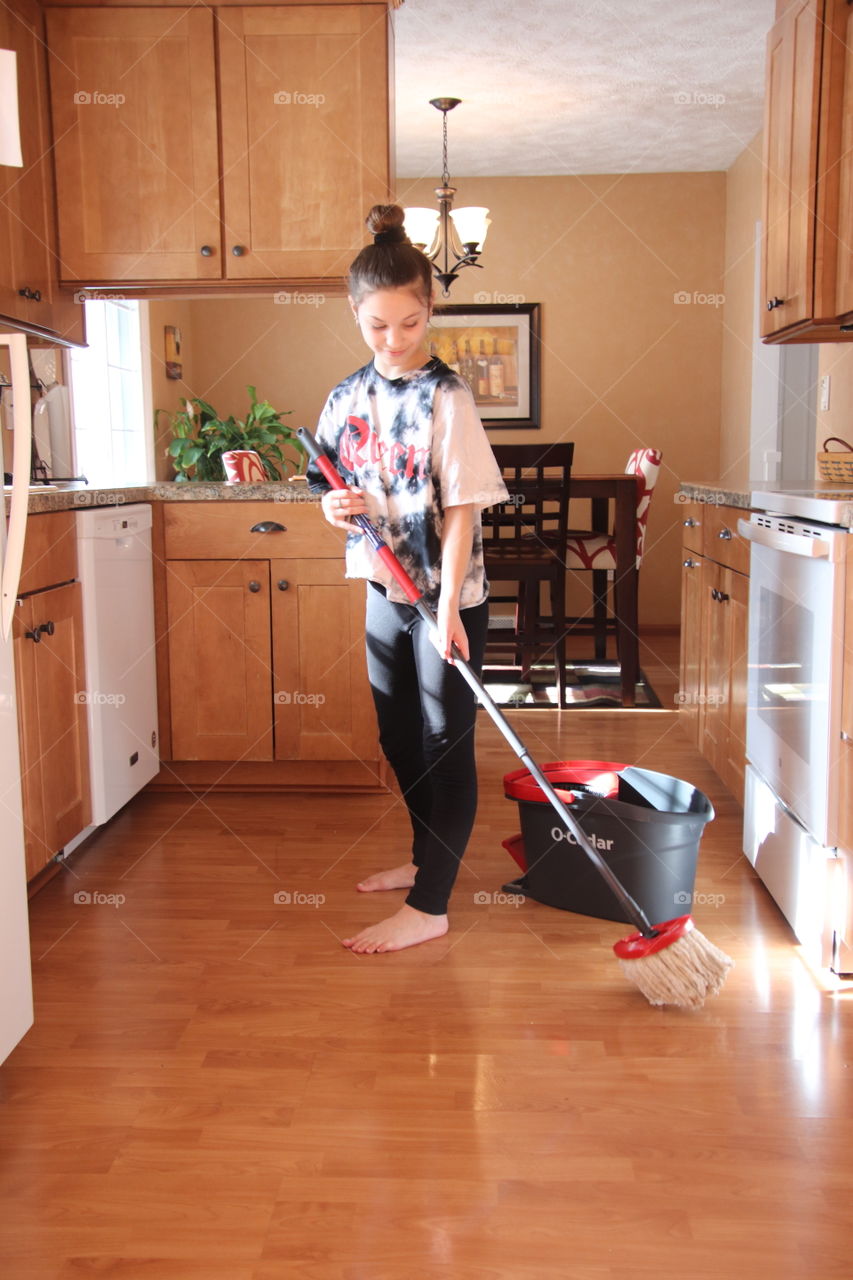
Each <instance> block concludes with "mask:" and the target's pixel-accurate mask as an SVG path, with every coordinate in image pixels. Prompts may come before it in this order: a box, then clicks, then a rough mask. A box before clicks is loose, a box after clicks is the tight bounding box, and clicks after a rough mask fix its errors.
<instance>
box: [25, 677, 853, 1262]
mask: <svg viewBox="0 0 853 1280" xmlns="http://www.w3.org/2000/svg"><path fill="white" fill-rule="evenodd" d="M653 663H656V664H657V665H656V667H655V670H656V672H657V678H655V674H654V672H653V671H652V670H651V667H652V664H653ZM643 664H644V666H645V667H646V669H647V671H648V672H649V674H650V676H651V678H652V680H653V683H655V684H656V687H657V689H658V692H659V694H660V695H661V701H662V702H663V703H664V706H665V707H666V706H667V705H668V706H670V707H671V706H672V705H673V702H672V697H671V693H672V690H674V688H675V683H674V678H673V665H674V663H673V655H672V653H671V652H670V653H669V655H666V654H664V656H663V657H658V658H655V657H654V655H648V654H644V656H643ZM667 672H669V675H667ZM668 680H669V681H671V682H672V688H671V690H670V696H669V699H667V697H665V696H664V694H665V692H666V685H667V681H668ZM511 719H512V721H513V724H514V725H515V727H516V729H517V730H518V731H519V732H520V733H521V736H522V738H523V739H524V740H525V741H526V742H527V743H528V745H529V747H530V748H531V750H532V752H533V754H534V756H535V758H536V759H537V760H539V761H540V762H544V761H547V760H554V759H564V758H571V757H573V756H577V757H586V756H598V755H600V756H601V757H603V758H608V757H612V758H616V759H619V758H625V759H628V760H630V761H632V762H633V763H636V764H641V765H644V766H646V767H649V768H656V769H661V770H663V771H665V772H670V773H674V774H677V775H678V776H681V777H685V778H688V779H690V780H691V781H693V782H694V783H695V784H696V785H698V786H699V787H701V788H702V789H703V790H704V791H706V792H707V793H708V794H709V795H710V797H711V799H712V800H713V802H714V805H715V806H716V809H717V816H716V819H715V821H714V822H713V823H711V824H710V825H709V827H708V828H707V829H706V834H705V836H704V838H703V842H702V855H701V860H700V869H699V876H698V881H697V886H696V887H697V891H698V892H699V893H700V894H703V895H705V898H704V902H703V904H702V905H699V906H698V907H696V909H695V916H696V919H697V922H698V924H699V926H700V928H701V929H703V931H704V932H705V933H706V934H708V936H710V937H711V938H713V940H714V941H716V942H717V943H719V944H720V945H722V946H723V947H724V948H725V949H726V950H728V951H729V952H730V953H731V954H732V955H733V956H734V958H735V960H736V968H735V969H734V970H733V972H732V974H731V976H730V977H729V980H728V983H727V985H726V987H725V989H724V991H723V993H722V994H721V995H720V996H719V997H718V998H717V999H716V1000H715V1001H713V1002H712V1003H710V1004H709V1005H707V1006H706V1008H705V1009H704V1010H702V1011H701V1012H699V1013H697V1014H685V1013H681V1012H677V1011H674V1010H656V1009H653V1008H651V1007H650V1006H649V1005H647V1004H646V1002H645V1001H644V999H643V998H642V996H640V995H639V994H638V993H637V992H636V991H635V990H634V989H633V988H631V987H629V986H627V985H626V983H625V982H624V980H623V978H622V975H621V971H620V969H619V967H618V965H617V963H616V961H615V960H614V958H613V957H612V954H611V952H610V950H609V948H610V944H611V943H612V942H613V941H615V939H616V938H618V937H620V936H622V935H623V934H624V933H625V932H627V930H626V928H625V926H623V925H618V924H612V923H608V922H606V921H601V920H596V919H592V918H587V917H582V916H577V915H572V914H569V913H566V912H561V911H557V910H552V909H549V908H547V907H544V906H541V905H539V904H537V903H534V902H529V901H528V902H526V903H524V905H522V906H513V905H509V904H506V903H501V902H493V901H489V902H487V903H483V902H482V901H478V896H479V897H480V898H482V895H483V894H488V895H490V894H493V893H495V892H496V891H497V890H499V889H500V886H501V884H502V882H503V881H505V880H506V879H508V878H509V877H510V875H511V874H512V872H513V869H514V864H512V863H511V862H510V860H509V858H508V857H507V855H506V854H505V852H504V851H503V849H502V848H501V843H500V842H501V840H502V839H503V838H504V837H506V836H508V835H511V834H513V833H514V832H515V831H516V830H517V829H518V820H517V811H516V809H515V806H514V805H513V804H511V803H510V802H509V801H506V800H504V799H503V795H502V790H501V784H500V779H501V776H502V774H503V773H504V772H506V771H508V770H510V769H512V768H514V767H515V760H514V757H513V756H512V754H511V753H510V752H509V749H508V748H507V747H506V746H505V744H504V743H503V740H502V739H501V738H500V737H499V735H498V733H497V731H496V730H495V729H494V727H493V726H492V725H491V724H490V723H489V721H488V720H485V721H484V723H483V724H482V726H481V728H480V731H479V756H480V760H481V805H480V816H479V819H478V825H477V829H476V832H475V836H474V839H473V841H472V845H471V848H470V851H469V855H468V857H467V858H466V862H465V864H464V866H463V869H462V872H461V874H460V877H459V881H458V883H457V889H456V892H455V895H454V899H453V903H452V910H451V931H450V933H449V935H448V936H447V937H446V938H443V939H440V940H438V941H436V942H432V943H428V944H426V945H424V946H422V947H419V948H415V949H413V950H410V951H406V952H401V953H399V954H396V955H387V956H374V957H356V956H353V955H351V954H350V953H349V952H348V951H347V950H345V949H344V948H343V947H342V946H341V945H340V943H339V941H338V939H340V938H341V937H343V936H346V935H347V934H348V933H350V932H352V931H353V929H354V928H355V927H356V926H357V925H359V924H361V923H363V922H367V921H369V920H372V919H377V918H379V916H380V913H383V912H386V911H387V909H388V908H389V906H390V905H391V903H392V902H393V901H394V900H396V899H397V898H398V897H399V895H382V896H380V895H375V896H373V897H372V898H370V899H368V898H365V897H364V896H360V895H357V894H356V893H355V891H354V889H353V884H354V882H355V881H356V880H357V879H358V878H359V877H360V876H362V875H363V874H364V873H365V872H368V871H370V870H373V869H376V868H380V867H383V866H385V865H387V864H393V863H394V862H396V861H399V860H400V854H401V851H402V850H403V848H404V843H405V822H404V818H403V814H402V812H401V809H400V805H399V803H398V802H396V801H395V800H394V798H393V797H384V798H383V797H376V796H374V797H356V798H353V797H349V798H336V797H331V796H327V797H313V798H310V799H304V800H303V799H301V798H294V797H270V796H267V797H258V796H240V795H229V796H224V797H217V796H209V797H206V798H203V799H193V798H192V797H183V796H180V795H154V796H143V797H139V798H138V799H137V800H136V801H134V802H133V803H132V804H131V805H130V806H129V807H128V808H127V809H126V810H124V811H123V812H122V814H120V815H119V816H118V818H117V819H116V820H114V821H113V822H112V823H111V824H110V825H109V826H108V827H107V828H105V829H104V830H103V832H101V833H100V834H99V835H98V836H97V838H96V839H94V840H93V841H92V842H91V843H90V845H89V846H88V848H87V849H86V850H85V851H84V852H82V853H81V854H80V855H79V856H77V857H76V858H75V859H73V860H72V864H71V866H70V867H69V868H68V869H67V870H64V871H63V872H62V874H61V875H59V876H58V877H57V878H56V879H54V880H53V881H52V882H51V883H50V884H48V885H47V886H46V887H45V888H44V890H43V891H42V892H41V893H40V894H39V895H38V896H37V897H36V898H35V899H34V900H33V902H32V904H31V925H32V944H33V955H34V978H35V992H36V1025H35V1027H34V1029H33V1030H32V1031H31V1032H30V1033H29V1034H28V1036H27V1037H26V1039H25V1040H24V1042H23V1043H22V1044H21V1045H20V1046H19V1048H18V1049H17V1050H16V1051H15V1052H14V1054H13V1055H12V1056H11V1058H10V1059H9V1060H8V1061H7V1063H6V1064H5V1065H4V1066H3V1067H2V1068H0V1096H2V1106H0V1118H2V1124H3V1147H4V1152H5V1154H4V1157H3V1163H2V1170H0V1182H2V1197H3V1212H2V1218H3V1225H2V1227H0V1259H2V1262H0V1267H2V1274H3V1276H4V1277H8V1278H9V1280H36V1278H37V1280H54V1278H56V1280H72V1278H74V1280H79V1278H80V1277H92V1276H98V1277H101V1276H110V1277H116V1278H117V1280H281V1278H282V1277H300V1278H303V1277H304V1280H439V1278H441V1280H499V1278H500V1280H551V1278H554V1280H557V1278H558V1277H559V1278H560V1280H566V1278H568V1280H616V1278H617V1277H619V1278H620V1280H621V1278H623V1277H628V1276H630V1277H631V1278H632V1280H636V1278H640V1280H652V1277H654V1278H655V1280H658V1278H659V1277H661V1276H666V1277H670V1276H679V1277H681V1276H684V1277H691V1278H699V1280H755V1277H763V1276H767V1277H770V1276H773V1277H774V1278H779V1277H782V1278H783V1280H830V1278H831V1277H845V1280H849V1277H850V1276H851V1275H853V1262H851V1243H853V1238H852V1237H851V1228H850V1221H851V1219H850V1207H849V1196H850V1191H851V1176H850V1168H851V1152H853V1121H851V1115H853V1105H851V1078H850V1077H851V1071H850V1065H849V1064H850V1057H851V1048H853V1046H851V1028H850V1013H851V1011H850V1008H849V1000H850V998H851V997H850V996H849V995H847V994H844V993H843V992H834V993H833V992H829V991H825V990H822V989H821V986H820V984H819V982H818V981H817V980H816V979H815V978H814V977H813V976H812V975H811V974H810V973H809V972H808V970H807V969H806V968H805V967H804V965H803V964H802V962H801V960H800V959H799V957H798V955H797V952H796V949H795V947H794V946H793V944H792V939H791V936H790V934H789V932H788V929H787V927H786V925H785V924H784V922H783V920H782V918H781V917H780V915H779V914H778V912H777V910H776V908H775V906H774V905H773V903H772V901H771V900H770V899H769V897H768V896H767V894H766V893H765V891H764V889H763V888H762V886H761V885H760V884H759V882H758V881H757V880H756V879H755V877H754V876H753V874H752V871H751V869H750V868H749V867H748V865H747V864H746V862H745V860H744V859H743V857H742V856H741V854H740V843H739V830H740V817H741V816H740V812H739V810H738V808H737V806H736V805H735V803H734V802H733V801H732V800H731V799H730V798H728V797H727V796H726V795H725V794H724V793H723V791H722V789H721V787H720V784H719V783H718V782H717V781H716V779H715V776H714V775H713V773H712V772H711V771H710V769H709V768H708V767H707V766H706V765H705V764H704V763H703V762H702V760H701V759H700V758H699V756H698V755H697V754H696V753H695V752H694V751H693V750H692V749H691V748H690V747H689V746H688V744H687V743H686V741H685V739H684V738H683V737H682V735H681V733H680V730H679V728H678V726H677V723H676V720H677V716H676V713H675V712H674V711H671V710H663V711H642V712H623V711H612V712H610V711H585V710H584V711H569V712H558V711H553V712H552V711H541V710H536V711H531V712H524V711H516V712H513V713H512V714H511ZM276 894H280V895H281V894H283V895H289V897H287V896H286V897H285V898H284V899H283V900H282V899H280V900H279V901H278V902H276V901H275V895H276ZM77 895H89V897H90V900H89V901H79V900H75V897H76V896H77ZM110 895H114V896H113V897H112V900H110Z"/></svg>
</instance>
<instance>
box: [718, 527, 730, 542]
mask: <svg viewBox="0 0 853 1280" xmlns="http://www.w3.org/2000/svg"><path fill="white" fill-rule="evenodd" d="M717 537H718V538H722V540H723V542H731V540H732V538H733V537H734V534H733V533H732V531H731V529H721V530H720V532H719V533H718V534H717Z"/></svg>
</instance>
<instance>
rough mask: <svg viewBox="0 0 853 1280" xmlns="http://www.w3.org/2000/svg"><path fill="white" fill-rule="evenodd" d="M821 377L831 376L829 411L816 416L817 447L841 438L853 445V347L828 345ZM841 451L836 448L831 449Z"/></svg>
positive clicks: (822, 352)
mask: <svg viewBox="0 0 853 1280" xmlns="http://www.w3.org/2000/svg"><path fill="white" fill-rule="evenodd" d="M818 369H819V373H818V376H819V377H823V375H824V374H826V373H828V374H830V376H831V379H832V381H831V383H830V388H829V408H828V409H827V410H825V411H824V412H821V411H820V410H818V415H817V447H818V449H822V448H823V444H824V441H825V440H826V439H827V437H828V436H840V438H841V439H842V440H846V441H847V443H848V444H849V445H853V344H850V343H846V342H844V343H833V342H825V343H823V345H822V346H821V348H820V355H819V358H818ZM832 448H833V449H836V448H838V446H837V445H833V446H832Z"/></svg>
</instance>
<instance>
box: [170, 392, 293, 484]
mask: <svg viewBox="0 0 853 1280" xmlns="http://www.w3.org/2000/svg"><path fill="white" fill-rule="evenodd" d="M246 390H247V391H248V393H249V401H250V403H249V411H248V413H247V414H246V419H245V421H244V422H241V421H240V420H239V419H238V418H235V417H234V416H233V415H232V416H230V417H228V418H220V417H219V416H218V415H217V413H216V410H215V409H214V408H213V406H212V405H210V404H208V403H207V401H206V400H201V399H195V400H186V401H184V407H183V408H182V409H181V410H179V412H178V413H176V414H174V415H173V416H172V418H171V419H170V426H171V428H172V434H173V437H174V438H173V439H172V440H171V441H170V442H169V444H168V446H167V448H166V455H167V457H170V458H171V459H172V462H173V465H174V468H175V479H176V480H178V481H188V480H224V479H225V468H224V466H223V464H222V454H223V453H226V452H228V451H229V450H231V449H254V450H255V452H256V453H257V454H258V455H259V456H260V459H261V462H262V464H263V468H264V471H265V472H266V475H267V479H269V480H280V479H282V477H283V476H284V475H287V474H288V472H292V473H293V474H294V475H297V474H298V473H299V472H300V471H301V470H302V468H303V465H304V463H305V461H306V460H307V454H306V452H305V449H304V448H303V446H302V443H301V441H300V440H299V439H298V437H297V436H296V434H295V432H294V431H293V430H292V428H290V427H288V426H286V425H285V424H284V423H283V422H282V421H281V419H282V416H283V415H286V414H289V413H291V412H292V410H291V409H287V410H275V409H274V408H273V407H272V405H271V404H270V402H269V400H261V401H259V400H258V397H257V392H256V390H255V388H254V387H247V388H246ZM163 412H165V410H163V409H157V410H155V413H154V426H155V431H156V426H157V417H158V415H159V414H160V413H163ZM282 446H284V450H283V449H282ZM285 450H286V452H285Z"/></svg>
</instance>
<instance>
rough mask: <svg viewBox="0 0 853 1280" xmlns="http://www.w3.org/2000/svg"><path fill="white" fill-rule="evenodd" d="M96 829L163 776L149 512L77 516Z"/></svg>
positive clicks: (116, 510) (105, 510) (134, 508)
mask: <svg viewBox="0 0 853 1280" xmlns="http://www.w3.org/2000/svg"><path fill="white" fill-rule="evenodd" d="M77 559H78V565H79V577H80V582H81V583H82V587H83V635H84V651H85V656H86V688H85V689H84V690H81V691H80V693H79V694H78V697H79V698H80V701H81V702H82V701H85V703H86V711H87V714H88V719H89V768H90V775H91V788H92V822H93V823H94V824H95V825H98V824H100V823H102V822H106V821H107V820H108V819H109V818H111V817H112V816H113V814H114V813H116V812H117V811H118V810H119V809H120V808H121V807H122V805H125V804H127V802H128V800H130V798H131V797H132V796H134V795H136V793H137V791H139V790H140V789H141V788H142V787H144V786H145V784H146V782H150V780H151V779H152V778H153V777H154V775H155V774H156V773H157V772H158V770H159V768H160V753H159V749H158V745H157V671H156V665H155V656H154V578H153V572H152V567H151V507H150V506H149V505H148V504H146V503H134V504H133V505H131V506H126V507H101V508H96V509H92V510H87V511H78V512H77Z"/></svg>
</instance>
